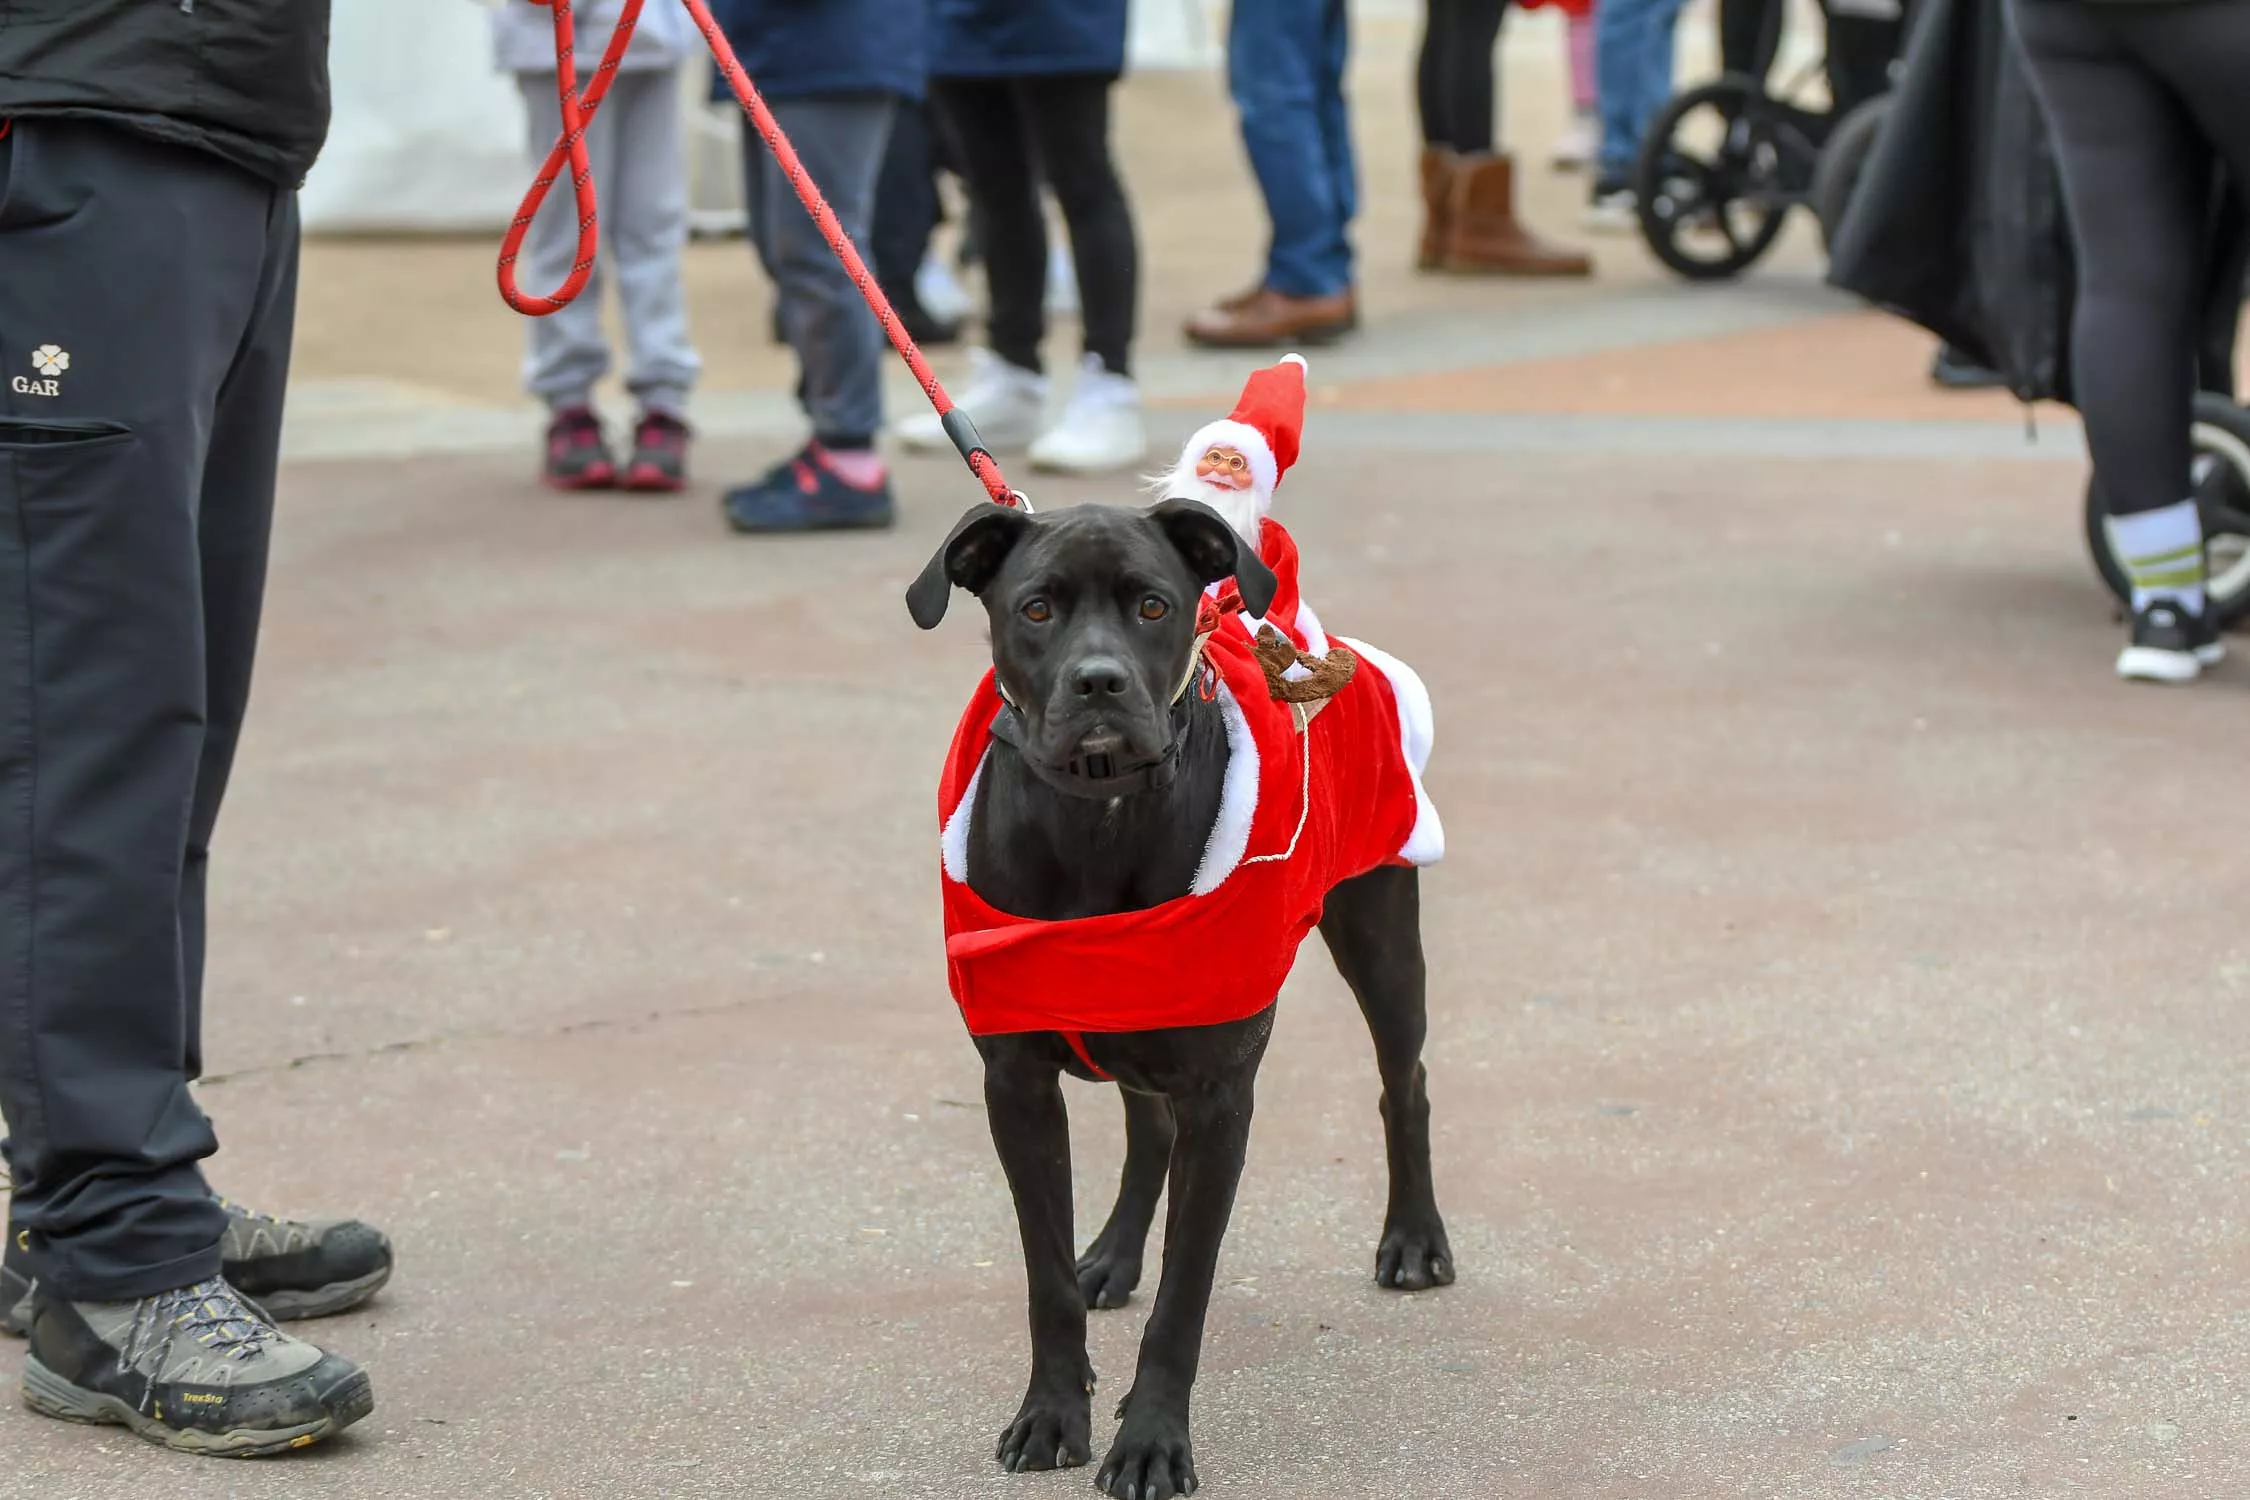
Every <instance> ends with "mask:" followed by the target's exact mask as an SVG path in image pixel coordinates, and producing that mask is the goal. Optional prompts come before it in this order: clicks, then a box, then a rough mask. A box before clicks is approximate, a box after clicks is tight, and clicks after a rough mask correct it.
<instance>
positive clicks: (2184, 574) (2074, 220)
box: [2009, 0, 2212, 680]
mask: <svg viewBox="0 0 2250 1500" xmlns="http://www.w3.org/2000/svg"><path fill="white" fill-rule="evenodd" d="M2105 10H2106V8H2097V7H2096V6H2093V5H2089V4H2086V3H2084V0H2014V3H2012V4H2011V5H2010V7H2009V14H2010V17H2011V19H2012V20H2013V21H2014V23H2015V25H2016V28H2017V32H2018V35H2019V36H2020V37H2021V39H2022V42H2023V49H2024V55H2025V58H2026V60H2027V62H2028V64H2029V68H2030V72H2031V78H2032V84H2033V87H2034V88H2035V89H2036V91H2037V93H2038V96H2039V101H2040V104H2041V106H2042V108H2043V111H2044V113H2045V115H2046V117H2047V122H2048V125H2049V127H2050V130H2051V132H2052V134H2053V138H2054V144H2055V156H2056V161H2057V163H2058V165H2059V167H2060V169H2061V174H2062V181H2063V193H2064V197H2065V199H2066V201H2067V202H2068V204H2069V207H2070V219H2071V226H2072V234H2073V238H2074V240H2075V241H2076V245H2077V250H2078V299H2077V305H2076V308H2075V311H2074V313H2073V315H2072V320H2071V381H2072V386H2073V390H2074V395H2075V399H2076V401H2077V404H2078V409H2079V412H2080V414H2081V416H2082V417H2083V418H2084V421H2085V426H2086V443H2087V447H2088V448H2089V449H2090V450H2091V452H2092V454H2093V460H2094V470H2095V472H2096V473H2097V474H2098V475H2099V476H2100V478H2101V485H2102V491H2103V493H2104V494H2105V495H2106V496H2107V497H2108V501H2109V506H2110V521H2109V529H2110V536H2111V543H2112V545H2113V547H2114V548H2115V549H2116V551H2117V554H2118V557H2119V559H2120V561H2122V562H2123V563H2124V565H2125V567H2126V570H2127V572H2128V573H2129V574H2130V575H2131V577H2132V581H2133V606H2134V610H2135V615H2136V624H2135V640H2134V643H2133V644H2132V645H2130V646H2128V647H2127V649H2126V653H2125V655H2124V656H2122V657H2120V658H2119V662H2118V668H2119V670H2120V672H2124V673H2126V674H2127V675H2132V676H2157V677H2163V678H2167V679H2169V680H2185V679H2187V678H2192V677H2193V676H2194V675H2195V671H2196V665H2197V664H2196V661H2195V659H2194V657H2193V655H2192V653H2191V646H2192V644H2193V643H2192V642H2191V641H2189V640H2188V639H2187V638H2186V634H2185V633H2182V639H2181V640H2180V641H2179V642H2177V643H2176V646H2177V649H2162V648H2163V646H2164V643H2163V642H2156V643H2154V644H2155V646H2156V647H2157V648H2159V649H2155V650H2153V651H2152V650H2150V649H2148V648H2150V647H2151V644H2152V643H2151V642H2149V641H2145V640H2143V639H2142V637H2143V636H2144V635H2145V634H2146V633H2147V630H2146V626H2147V622H2148V621H2149V620H2150V619H2151V617H2152V611H2153V612H2155V613H2157V614H2160V615H2161V616H2162V618H2161V619H2160V620H2159V621H2158V623H2159V624H2160V625H2162V626H2163V627H2164V629H2163V630H2162V631H2160V632H2159V634H2162V635H2164V636H2167V637H2168V636H2169V635H2171V634H2173V633H2175V632H2174V631H2173V630H2172V626H2174V625H2175V624H2179V623H2181V622H2180V621H2179V620H2178V619H2177V612H2178V611H2179V610H2183V609H2184V611H2185V612H2186V614H2187V615H2188V616H2192V617H2194V619H2195V620H2196V621H2198V622H2199V621H2200V619H2201V616H2202V611H2203V604H2204V601H2203V533H2202V526H2201V522H2200V520H2199V518H2198V516H2197V514H2196V507H2195V504H2194V502H2193V501H2192V500H2191V499H2189V498H2187V497H2188V494H2189V490H2190V479H2189V461H2190V448H2189V434H2188V429H2189V424H2190V420H2191V411H2192V408H2193V402H2194V394H2195V349H2196V330H2195V319H2196V312H2197V308H2198V304H2199V301H2200V286H2199V283H2200V277H2201V267H2200V260H2201V247H2202V242H2203V217H2204V213H2205V211H2206V208H2207V205H2208V203H2209V193H2210V182H2211V176H2210V171H2211V163H2212V157H2211V154H2210V150H2209V147H2208V146H2207V145H2206V144H2205V143H2204V141H2203V139H2202V137H2201V135H2200V134H2199V133H2198V132H2197V129H2196V126H2195V123H2194V120H2193V119H2192V117H2191V116H2190V115H2189V113H2188V111H2187V109H2186V108H2185V106H2183V105H2182V104H2181V103H2180V101H2179V100H2178V99H2177V98H2176V97H2174V95H2173V94H2172V92H2171V91H2170V90H2169V89H2168V88H2167V87H2166V86H2165V85H2164V83H2163V82H2162V81H2161V80H2159V79H2158V78H2157V77H2156V76H2155V74H2153V73H2152V72H2150V71H2149V70H2148V69H2147V67H2146V66H2144V65H2143V64H2142V63H2141V62H2140V61H2139V60H2138V59H2136V58H2135V57H2134V56H2133V55H2132V54H2131V53H2130V52H2129V51H2128V50H2127V49H2126V48H2125V47H2124V46H2123V45H2122V44H2120V42H2119V41H2118V38H2117V34H2116V32H2115V31H2114V30H2113V29H2112V26H2111V23H2110V20H2109V18H2108V16H2107V15H2106V13H2105ZM2158 605H2162V606H2163V609H2162V610H2161V611H2158V610H2156V606H2158Z"/></svg>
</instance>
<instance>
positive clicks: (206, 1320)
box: [23, 1278, 375, 1458]
mask: <svg viewBox="0 0 2250 1500" xmlns="http://www.w3.org/2000/svg"><path fill="white" fill-rule="evenodd" d="M23 1402H24V1405H26V1406H28V1407H30V1408H31V1409H32V1410H33V1411H35V1412H38V1413H40V1414H41V1415H42V1416H49V1417H59V1418H61V1419H62V1420H63V1421H65V1422H85V1423H88V1424H91V1425H95V1426H106V1427H128V1428H131V1429H132V1430H133V1431H134V1432H135V1433H137V1434H139V1435H140V1436H141V1437H144V1438H147V1439H148V1440H149V1441H150V1442H152V1443H162V1444H163V1445H164V1446H165V1447H167V1448H176V1449H178V1450H179V1451H181V1452H182V1453H196V1454H202V1455H204V1456H207V1457H213V1458H254V1457H257V1456H259V1455H261V1454H267V1453H283V1452H287V1451H288V1450H289V1449H291V1448H309V1447H311V1446H312V1445H313V1444H314V1443H317V1442H319V1441H320V1440H321V1439H322V1438H326V1437H333V1436H335V1435H336V1434H337V1433H339V1432H341V1431H343V1430H344V1429H345V1428H346V1427H349V1426H351V1424H352V1423H354V1422H357V1421H358V1420H359V1419H360V1418H362V1417H364V1416H366V1415H367V1414H368V1413H369V1412H371V1411H373V1410H374V1409H375V1392H374V1389H373V1387H372V1386H370V1385H369V1384H368V1380H367V1375H366V1373H365V1372H364V1371H362V1370H361V1369H360V1368H359V1367H358V1366H356V1365H354V1364H352V1363H351V1361H349V1360H346V1359H341V1358H339V1357H337V1356H336V1355H333V1354H323V1353H322V1352H321V1351H320V1350H318V1349H316V1348H314V1347H313V1346H312V1345H310V1344H308V1343H305V1342H304V1341H303V1340H301V1339H293V1338H291V1337H290V1336H289V1335H287V1334H285V1333H283V1332H281V1331H280V1330H279V1329H277V1328H275V1327H274V1326H273V1324H272V1323H270V1322H268V1321H267V1320H266V1319H265V1318H264V1317H262V1316H260V1315H259V1313H258V1310H257V1309H256V1308H254V1307H252V1306H250V1305H249V1303H247V1302H245V1301H243V1299H242V1298H241V1297H240V1296H239V1295H238V1294H237V1293H236V1292H235V1290H234V1288H233V1287H230V1286H228V1285H227V1284H226V1282H224V1281H222V1280H219V1279H217V1278H213V1279H212V1280H210V1281H206V1282H202V1283H200V1284H198V1285H196V1286H191V1287H182V1288H180V1289H179V1290H178V1291H171V1292H159V1293H158V1294H157V1295H155V1296H153V1297H143V1298H141V1299H140V1300H139V1301H137V1302H65V1301H63V1300H62V1299H60V1298H59V1297H49V1296H45V1295H42V1296H40V1297H39V1298H38V1299H37V1312H36V1313H35V1315H34V1316H33V1318H32V1322H31V1349H30V1352H29V1353H28V1354H26V1355H25V1357H24V1362H23Z"/></svg>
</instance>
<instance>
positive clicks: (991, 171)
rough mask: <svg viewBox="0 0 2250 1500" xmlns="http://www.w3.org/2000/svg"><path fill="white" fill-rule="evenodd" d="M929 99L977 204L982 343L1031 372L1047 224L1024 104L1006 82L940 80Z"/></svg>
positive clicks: (1040, 319)
mask: <svg viewBox="0 0 2250 1500" xmlns="http://www.w3.org/2000/svg"><path fill="white" fill-rule="evenodd" d="M931 95H932V98H933V99H934V101H935V103H936V105H937V107H938V108H939V109H940V110H942V111H944V113H945V118H946V122H947V125H948V126H949V127H950V128H951V130H952V133H953V140H954V143H955V145H956V146H957V147H958V148H959V150H960V152H961V181H962V184H963V185H964V186H965V187H966V188H967V189H968V193H969V198H970V201H971V202H973V203H974V204H975V205H976V212H977V220H978V244H979V248H980V249H981V250H982V252H983V255H984V270H985V281H986V286H987V295H988V300H989V304H990V311H989V313H988V314H987V317H986V328H985V337H986V339H987V341H988V342H989V343H990V344H991V346H992V351H993V352H994V353H995V354H997V355H999V356H1000V357H1001V358H1002V359H1004V360H1006V361H1007V362H1008V363H1009V364H1011V365H1014V366H1015V367H1016V368H1018V369H1021V370H1032V371H1036V370H1038V369H1039V368H1040V358H1039V346H1040V344H1041V342H1042V341H1043V340H1044V339H1045V338H1046V336H1047V313H1046V300H1047V221H1046V218H1045V216H1044V212H1043V210H1042V208H1041V206H1040V202H1039V175H1038V173H1037V172H1035V171H1034V170H1033V168H1032V159H1031V144H1030V141H1029V125H1028V122H1027V121H1026V120H1025V118H1024V113H1023V108H1022V104H1021V101H1020V100H1019V99H1018V97H1017V95H1016V92H1015V90H1014V89H1013V87H1012V86H1011V85H1010V84H1009V82H1008V81H1007V80H1005V79H989V78H974V79H970V78H948V79H940V80H937V81H936V82H935V83H933V84H932V85H931Z"/></svg>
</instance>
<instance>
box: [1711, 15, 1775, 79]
mask: <svg viewBox="0 0 2250 1500" xmlns="http://www.w3.org/2000/svg"><path fill="white" fill-rule="evenodd" d="M1786 8H1787V0H1719V66H1720V67H1721V68H1722V69H1723V70H1725V71H1726V72H1729V73H1747V74H1748V75H1750V77H1752V78H1755V79H1760V80H1763V79H1764V78H1765V76H1766V74H1768V73H1769V72H1771V71H1772V70H1773V60H1774V57H1775V55H1776V54H1777V53H1778V52H1779V51H1780V49H1781V23H1782V20H1783V17H1784V15H1785V13H1786Z"/></svg>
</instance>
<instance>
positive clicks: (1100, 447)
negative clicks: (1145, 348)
mask: <svg viewBox="0 0 2250 1500" xmlns="http://www.w3.org/2000/svg"><path fill="white" fill-rule="evenodd" d="M1147 457H1148V428H1147V427H1146V426H1145V425H1144V424H1143V423H1142V421H1141V388H1140V387H1139V386H1138V385H1135V384H1134V383H1133V381H1132V378H1131V377H1130V376H1125V375H1112V374H1111V373H1110V372H1109V371H1108V370H1106V369H1104V368H1103V367H1102V361H1101V356H1100V355H1098V354H1089V355H1087V356H1086V357H1085V359H1084V360H1082V361H1081V362H1080V363H1079V367H1078V383H1077V384H1076V385H1075V386H1073V387H1072V388H1071V392H1070V401H1069V403H1068V404H1067V405H1065V406H1064V407H1063V409H1062V415H1061V416H1059V417H1057V418H1055V423H1054V425H1053V426H1052V427H1049V428H1048V429H1047V430H1046V431H1045V432H1043V433H1041V434H1040V435H1039V441H1037V442H1035V443H1033V444H1032V445H1031V466H1032V467H1033V468H1035V469H1043V470H1045V471H1047V472H1048V473H1051V474H1114V473H1116V472H1118V471H1119V470H1121V469H1130V468H1133V467H1135V466H1136V465H1138V464H1140V463H1141V462H1142V461H1143V460H1145V459H1146V458H1147Z"/></svg>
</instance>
